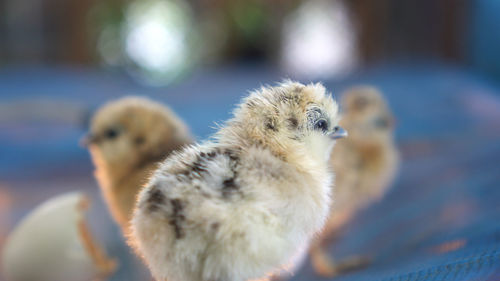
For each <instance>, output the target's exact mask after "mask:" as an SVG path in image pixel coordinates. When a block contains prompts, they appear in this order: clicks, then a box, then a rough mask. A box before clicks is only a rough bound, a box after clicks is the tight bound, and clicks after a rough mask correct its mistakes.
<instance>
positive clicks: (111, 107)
mask: <svg viewBox="0 0 500 281" xmlns="http://www.w3.org/2000/svg"><path fill="white" fill-rule="evenodd" d="M87 142H88V147H89V150H90V153H91V155H92V160H93V162H94V164H95V167H96V171H95V176H96V178H97V180H98V182H99V186H100V188H101V191H102V194H103V196H104V199H105V201H106V204H107V206H108V208H109V209H110V211H111V214H112V216H113V218H114V220H115V221H116V222H117V223H118V224H119V225H120V226H121V227H122V230H123V231H124V232H126V230H127V228H128V222H129V220H130V218H131V215H132V210H133V207H134V205H135V200H136V196H137V193H138V192H139V190H140V187H141V186H142V185H143V184H145V183H146V182H147V179H148V177H149V176H150V175H151V174H152V172H153V171H154V169H155V168H156V167H157V164H158V162H160V161H161V160H163V159H165V157H166V156H167V155H168V154H170V153H171V152H172V151H174V150H176V149H180V148H181V147H182V146H184V145H187V144H189V143H191V142H192V141H191V137H190V135H189V132H188V130H187V128H186V126H185V125H184V124H183V123H182V121H181V120H180V119H179V118H178V117H176V116H175V115H174V113H173V112H172V111H170V109H168V108H167V107H165V106H163V105H161V104H159V103H156V102H153V101H151V100H149V99H146V98H139V97H126V98H122V99H119V100H117V101H113V102H110V103H108V104H107V105H105V106H103V107H102V108H101V109H100V110H99V111H98V112H97V113H96V115H95V116H94V117H93V119H92V124H91V128H90V133H89V137H88V139H87Z"/></svg>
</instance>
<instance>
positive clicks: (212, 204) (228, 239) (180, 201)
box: [131, 81, 345, 281]
mask: <svg viewBox="0 0 500 281" xmlns="http://www.w3.org/2000/svg"><path fill="white" fill-rule="evenodd" d="M338 121H339V120H338V106H337V104H336V102H335V101H334V100H333V99H332V97H331V95H330V94H328V93H327V92H326V90H325V88H324V87H323V86H322V85H320V84H310V85H307V86H305V85H302V84H300V83H295V82H291V81H285V82H283V83H282V84H279V85H278V86H276V87H266V88H261V89H260V90H257V91H254V92H252V93H251V94H250V95H249V96H248V97H246V98H245V99H243V101H242V103H241V104H240V105H239V106H238V107H237V108H236V110H235V111H234V117H233V118H232V119H230V120H229V121H227V122H226V124H225V126H224V127H222V128H221V129H220V130H219V131H218V132H217V133H216V135H215V137H214V138H213V140H212V141H208V142H205V143H202V144H197V145H193V146H190V147H188V148H186V149H184V150H183V151H181V152H176V153H174V154H173V155H172V156H170V157H169V158H167V160H166V161H164V162H163V163H162V164H161V166H160V168H159V169H158V170H156V172H155V173H154V175H153V177H152V178H151V180H150V181H149V183H148V184H147V185H146V187H145V188H144V189H143V190H142V191H141V192H140V195H139V198H138V202H137V206H136V209H135V211H134V216H133V219H132V237H131V243H132V244H133V245H134V246H135V247H136V249H137V251H138V252H139V253H140V254H141V255H142V256H143V258H144V260H145V262H146V263H147V264H148V266H149V268H150V270H151V272H152V274H153V276H154V277H155V278H156V279H157V280H161V281H164V280H168V281H182V280H186V281H198V280H199V281H214V280H217V281H243V280H249V279H256V278H261V277H263V276H265V275H266V274H267V273H269V272H272V271H273V270H275V269H276V268H279V267H280V266H282V265H284V264H285V263H287V261H288V260H289V259H290V258H291V257H292V255H293V254H294V253H295V252H296V251H298V249H299V248H300V247H301V245H306V244H307V243H308V241H309V240H310V239H311V237H312V236H313V234H314V233H316V232H317V231H319V230H320V229H321V228H322V227H323V224H324V222H325V219H326V216H327V214H328V211H329V207H330V191H331V187H330V185H331V179H332V174H331V171H330V169H329V167H328V159H329V157H330V151H331V148H332V147H333V145H334V143H335V139H336V138H340V137H343V136H345V133H344V131H343V129H342V128H340V127H338V126H337V125H338Z"/></svg>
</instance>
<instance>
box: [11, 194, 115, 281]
mask: <svg viewBox="0 0 500 281" xmlns="http://www.w3.org/2000/svg"><path fill="white" fill-rule="evenodd" d="M87 205H88V200H87V199H86V197H85V196H84V195H83V194H82V193H80V192H71V193H67V194H63V195H60V196H56V197H54V198H52V199H50V200H47V201H46V202H44V203H42V204H41V205H40V206H38V207H37V208H36V209H34V210H33V211H32V212H31V213H30V214H29V215H28V216H26V217H25V218H24V219H23V220H22V221H21V222H20V223H19V224H18V226H17V227H16V228H15V229H14V231H12V233H11V234H10V236H9V237H8V239H7V241H6V243H5V247H4V251H3V257H2V258H3V259H2V260H3V262H2V263H3V264H2V267H3V270H2V271H3V272H4V275H5V277H6V278H7V280H9V281H31V280H37V281H90V280H96V279H101V280H102V279H103V278H105V277H106V276H109V274H110V273H111V272H113V270H114V268H115V266H116V264H115V262H114V261H112V260H110V259H109V258H107V257H106V255H105V254H104V252H103V251H102V250H101V249H100V247H98V246H97V245H96V244H95V242H94V241H93V240H92V237H91V236H90V233H89V231H88V228H87V226H86V224H85V220H84V219H85V218H84V211H85V209H86V208H87Z"/></svg>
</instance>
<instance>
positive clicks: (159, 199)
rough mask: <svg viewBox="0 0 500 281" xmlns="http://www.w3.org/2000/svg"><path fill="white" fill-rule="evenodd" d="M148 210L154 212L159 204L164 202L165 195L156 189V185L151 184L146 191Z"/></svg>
mask: <svg viewBox="0 0 500 281" xmlns="http://www.w3.org/2000/svg"><path fill="white" fill-rule="evenodd" d="M146 203H147V208H148V211H149V212H154V211H156V210H158V209H159V207H160V206H161V205H164V204H165V195H163V193H162V192H161V191H160V190H159V189H158V187H157V186H152V187H151V189H150V190H149V191H148V199H147V200H146Z"/></svg>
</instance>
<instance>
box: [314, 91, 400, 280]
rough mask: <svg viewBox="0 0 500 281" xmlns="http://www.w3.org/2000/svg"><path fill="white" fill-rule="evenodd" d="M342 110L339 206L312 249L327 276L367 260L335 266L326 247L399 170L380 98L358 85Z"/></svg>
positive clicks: (336, 154) (335, 161) (336, 162)
mask: <svg viewBox="0 0 500 281" xmlns="http://www.w3.org/2000/svg"><path fill="white" fill-rule="evenodd" d="M342 108H343V110H344V112H343V116H342V121H341V122H340V124H341V126H343V127H344V128H346V130H347V131H348V132H349V138H348V139H346V140H342V141H339V142H338V144H337V145H336V146H335V149H334V150H333V151H332V156H331V159H330V163H331V165H332V169H333V170H334V171H335V174H336V177H335V187H334V189H333V196H334V198H335V203H334V204H333V205H332V208H331V210H330V217H329V219H328V221H327V223H326V224H325V228H324V229H323V232H322V233H321V235H320V237H319V239H318V240H316V241H314V242H313V244H312V245H311V249H310V253H311V261H312V263H313V266H314V268H315V270H316V272H318V273H319V274H321V275H323V276H329V277H331V276H334V275H336V274H338V273H340V272H342V271H344V270H349V269H352V267H356V266H358V265H361V264H362V263H364V262H365V261H366V260H363V259H356V258H354V259H350V260H345V261H339V262H338V263H335V262H334V261H333V260H332V259H331V258H330V257H329V256H328V254H327V252H326V251H327V248H328V244H329V242H330V241H331V238H332V236H334V235H335V234H336V232H338V231H339V229H340V228H341V227H342V226H343V225H344V224H345V223H346V222H347V221H348V220H349V219H350V218H351V217H352V216H353V215H354V214H355V213H356V211H358V210H359V209H361V208H363V207H365V206H367V205H368V204H370V203H372V202H374V201H376V200H378V199H380V198H381V197H382V196H383V195H384V193H385V192H386V191H387V189H388V187H389V186H390V184H391V182H392V181H393V179H394V177H395V175H396V170H397V167H398V152H397V148H396V146H395V144H394V140H393V132H394V119H393V116H392V113H391V112H390V110H389V108H388V106H387V104H386V102H385V100H384V98H383V97H382V95H381V94H380V93H379V92H378V91H377V90H376V89H374V88H371V87H356V88H353V89H351V90H350V91H348V92H347V93H345V94H344V95H343V96H342Z"/></svg>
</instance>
